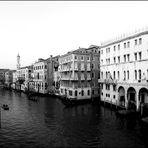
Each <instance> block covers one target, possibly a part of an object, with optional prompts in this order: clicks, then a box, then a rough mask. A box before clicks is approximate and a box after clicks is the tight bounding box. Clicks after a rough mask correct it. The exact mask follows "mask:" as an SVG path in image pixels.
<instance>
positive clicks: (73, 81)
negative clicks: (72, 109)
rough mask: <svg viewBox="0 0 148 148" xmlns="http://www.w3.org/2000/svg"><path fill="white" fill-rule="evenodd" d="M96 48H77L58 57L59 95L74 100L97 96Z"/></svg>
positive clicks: (97, 59)
mask: <svg viewBox="0 0 148 148" xmlns="http://www.w3.org/2000/svg"><path fill="white" fill-rule="evenodd" d="M98 48H99V47H98V46H90V47H89V48H79V49H77V50H74V51H70V52H68V53H67V54H64V55H62V56H60V57H59V72H60V95H62V96H63V95H64V96H66V97H67V98H69V99H76V100H80V99H81V100H82V99H91V98H97V97H99V95H100V91H99V85H98V78H99V75H100V65H99V61H100V59H99V52H98Z"/></svg>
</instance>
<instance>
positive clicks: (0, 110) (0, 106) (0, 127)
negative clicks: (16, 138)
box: [0, 106, 1, 128]
mask: <svg viewBox="0 0 148 148" xmlns="http://www.w3.org/2000/svg"><path fill="white" fill-rule="evenodd" d="M0 128H1V106H0Z"/></svg>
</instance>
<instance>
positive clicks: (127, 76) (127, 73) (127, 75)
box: [127, 70, 129, 80]
mask: <svg viewBox="0 0 148 148" xmlns="http://www.w3.org/2000/svg"><path fill="white" fill-rule="evenodd" d="M127 79H128V80H129V70H128V71H127Z"/></svg>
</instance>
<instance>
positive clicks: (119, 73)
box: [118, 71, 120, 80]
mask: <svg viewBox="0 0 148 148" xmlns="http://www.w3.org/2000/svg"><path fill="white" fill-rule="evenodd" d="M119 79H120V73H119V71H118V80H119Z"/></svg>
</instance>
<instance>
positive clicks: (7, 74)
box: [5, 70, 14, 88]
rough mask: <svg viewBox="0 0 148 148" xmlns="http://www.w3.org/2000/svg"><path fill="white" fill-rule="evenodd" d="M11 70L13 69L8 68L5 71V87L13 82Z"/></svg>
mask: <svg viewBox="0 0 148 148" xmlns="http://www.w3.org/2000/svg"><path fill="white" fill-rule="evenodd" d="M13 72H14V70H8V71H6V72H5V85H6V87H9V88H10V87H11V86H12V84H13Z"/></svg>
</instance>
